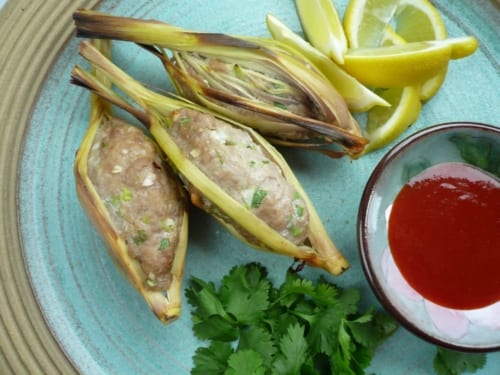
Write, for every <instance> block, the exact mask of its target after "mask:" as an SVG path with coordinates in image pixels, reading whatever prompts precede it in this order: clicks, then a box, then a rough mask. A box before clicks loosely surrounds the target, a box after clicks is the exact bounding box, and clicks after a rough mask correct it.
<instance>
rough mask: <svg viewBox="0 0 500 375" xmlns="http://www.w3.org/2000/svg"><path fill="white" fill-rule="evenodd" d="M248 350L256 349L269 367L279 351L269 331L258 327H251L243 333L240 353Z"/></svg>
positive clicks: (239, 347)
mask: <svg viewBox="0 0 500 375" xmlns="http://www.w3.org/2000/svg"><path fill="white" fill-rule="evenodd" d="M246 349H254V350H255V351H256V352H257V353H259V354H260V355H261V356H262V358H263V360H264V363H265V364H266V365H267V366H269V365H270V364H271V362H272V360H273V357H274V355H275V354H276V352H277V351H278V348H277V347H276V346H275V344H274V340H273V337H272V335H271V333H270V332H269V330H267V329H265V328H262V327H256V326H250V327H248V328H247V329H245V330H242V331H241V335H240V339H239V342H238V351H240V350H246Z"/></svg>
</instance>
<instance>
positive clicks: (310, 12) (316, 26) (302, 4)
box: [295, 0, 347, 64]
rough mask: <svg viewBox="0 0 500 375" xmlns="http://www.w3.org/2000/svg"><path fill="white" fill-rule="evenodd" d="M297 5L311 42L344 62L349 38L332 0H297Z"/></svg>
mask: <svg viewBox="0 0 500 375" xmlns="http://www.w3.org/2000/svg"><path fill="white" fill-rule="evenodd" d="M295 6H296V8H297V13H298V15H299V18H300V22H301V24H302V29H303V30H304V33H305V34H306V36H307V39H308V40H309V42H310V43H311V44H312V45H313V46H314V47H315V48H317V49H318V50H320V51H321V52H322V53H324V54H325V55H326V56H328V57H330V58H331V59H333V60H334V61H335V62H337V63H338V64H343V62H344V54H345V52H346V51H347V38H346V36H345V33H344V29H343V27H342V22H341V21H340V18H339V15H338V13H337V10H336V9H335V6H334V5H333V2H332V0H295Z"/></svg>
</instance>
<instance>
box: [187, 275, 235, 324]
mask: <svg viewBox="0 0 500 375" xmlns="http://www.w3.org/2000/svg"><path fill="white" fill-rule="evenodd" d="M190 286H191V287H190V288H188V289H186V291H185V294H186V297H187V299H188V302H189V303H190V304H191V305H192V306H196V310H195V314H196V316H198V317H200V318H201V319H205V318H208V317H210V316H212V315H220V316H223V317H224V318H225V319H227V320H231V317H229V316H228V315H227V313H226V311H225V310H224V306H223V305H222V303H221V301H220V299H219V297H218V295H217V292H216V290H215V286H214V284H213V283H206V282H204V281H202V280H200V279H197V278H194V277H193V278H192V279H191V283H190Z"/></svg>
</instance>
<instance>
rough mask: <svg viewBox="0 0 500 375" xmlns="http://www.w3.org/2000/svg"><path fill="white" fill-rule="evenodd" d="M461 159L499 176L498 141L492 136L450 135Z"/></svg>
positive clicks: (499, 152) (499, 156)
mask: <svg viewBox="0 0 500 375" xmlns="http://www.w3.org/2000/svg"><path fill="white" fill-rule="evenodd" d="M450 141H451V142H453V143H454V144H455V145H456V147H457V149H458V150H459V152H460V156H461V157H462V159H463V160H464V161H465V162H467V163H469V164H472V165H475V166H476V167H479V168H482V169H484V170H485V171H488V172H490V173H492V174H494V175H495V176H497V177H500V143H498V142H496V141H495V140H494V139H493V138H488V137H474V136H471V135H468V134H455V135H453V136H451V137H450Z"/></svg>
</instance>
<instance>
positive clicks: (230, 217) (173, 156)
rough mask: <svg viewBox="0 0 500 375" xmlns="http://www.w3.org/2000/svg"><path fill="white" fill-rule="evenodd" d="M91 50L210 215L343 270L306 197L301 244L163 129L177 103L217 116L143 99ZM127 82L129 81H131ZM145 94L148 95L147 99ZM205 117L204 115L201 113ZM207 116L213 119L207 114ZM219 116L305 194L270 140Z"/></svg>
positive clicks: (268, 246) (277, 247)
mask: <svg viewBox="0 0 500 375" xmlns="http://www.w3.org/2000/svg"><path fill="white" fill-rule="evenodd" d="M86 49H92V46H90V45H89V46H87V47H86ZM96 54H98V51H94V52H92V53H90V52H89V51H87V52H84V53H83V54H82V56H84V57H86V58H88V57H90V59H88V60H89V62H90V63H91V64H94V63H96V62H98V64H96V65H97V66H98V67H99V68H100V69H102V70H103V71H104V72H105V73H106V74H107V75H108V77H109V78H110V80H111V81H112V82H113V83H114V84H115V85H117V87H118V88H119V89H120V90H121V91H123V92H124V93H125V94H127V95H129V96H130V98H131V99H132V100H136V101H137V103H138V104H139V105H140V106H144V107H143V109H144V110H145V111H148V112H150V113H151V114H152V116H151V117H150V120H151V124H150V130H151V133H152V135H153V137H154V139H155V140H156V142H157V143H158V144H159V145H160V147H161V148H162V150H163V151H164V152H165V154H166V155H167V157H168V158H169V160H170V161H171V162H172V164H173V165H174V167H175V168H176V170H177V171H178V173H179V174H181V175H182V176H183V178H184V179H185V180H186V181H187V182H189V184H191V185H192V186H194V187H195V188H196V189H197V191H199V192H200V193H201V194H202V197H203V200H207V201H209V202H212V204H213V205H214V207H217V212H220V213H222V216H217V215H215V217H216V218H217V219H218V220H220V221H221V223H222V224H223V225H224V226H226V227H227V228H228V229H229V230H230V231H231V232H232V233H235V234H237V236H238V237H239V238H242V239H245V238H246V236H245V235H241V234H238V229H237V228H244V230H245V231H246V232H247V235H248V234H249V235H251V236H252V237H251V238H253V239H254V240H253V241H256V242H253V243H249V244H251V245H253V246H254V247H257V248H259V249H262V250H267V251H271V252H274V253H278V254H282V255H286V256H290V257H292V258H298V259H303V260H305V261H306V262H307V263H308V264H310V265H312V266H315V267H321V268H323V269H325V270H326V271H327V272H330V273H332V274H334V275H337V274H339V273H341V272H343V271H344V270H345V269H346V268H347V267H348V262H347V261H346V260H345V258H344V257H343V256H342V254H341V253H340V251H339V250H338V249H337V248H336V247H335V245H334V244H333V242H332V241H331V239H330V238H329V237H328V234H327V233H326V230H325V228H324V226H323V224H322V223H321V221H320V219H319V217H318V215H317V213H316V211H315V209H314V207H313V206H312V204H311V202H310V201H309V199H304V202H306V204H307V209H308V211H309V215H310V218H312V220H310V223H311V224H310V225H309V226H308V232H307V233H308V234H310V238H307V241H305V242H304V244H302V245H297V244H294V243H293V242H291V241H290V240H288V239H287V238H285V237H284V236H283V235H281V234H280V233H278V232H277V231H276V230H275V229H273V228H272V227H270V226H269V224H267V223H266V222H265V221H264V220H262V219H261V218H259V217H257V216H256V215H255V214H253V213H252V212H251V211H250V210H249V209H248V208H247V207H245V206H244V205H243V204H242V203H240V202H238V201H237V200H236V199H235V198H233V197H232V196H230V195H229V194H228V193H227V192H226V191H225V190H224V189H223V188H222V187H221V186H219V184H218V183H217V182H215V181H214V180H212V179H211V178H209V177H208V176H207V174H206V173H205V172H203V171H202V170H201V169H200V168H199V167H197V165H196V164H195V163H194V161H191V160H190V157H189V156H188V155H187V154H189V152H187V151H183V149H181V148H180V146H179V145H178V144H177V143H176V141H175V140H174V138H173V137H172V136H171V135H170V134H169V132H168V129H167V128H166V127H165V126H164V125H165V121H175V119H173V117H172V113H169V112H168V111H169V110H170V111H172V112H173V111H175V110H176V109H179V108H184V109H191V110H194V111H199V113H204V114H205V116H206V115H209V116H210V117H211V118H214V117H215V118H219V119H223V118H222V117H217V116H216V115H215V116H214V115H213V114H212V113H211V112H209V111H208V110H206V109H203V108H202V107H199V106H196V105H194V104H191V105H188V104H187V103H185V102H182V101H175V100H174V99H169V98H166V99H168V103H167V104H166V105H161V104H162V103H163V101H164V100H165V97H163V96H161V95H158V96H155V98H157V99H158V100H160V98H163V99H161V100H160V101H157V102H147V101H146V100H144V98H141V95H144V94H145V93H146V92H147V91H148V89H146V88H142V89H140V90H139V86H141V84H140V83H138V82H137V81H134V80H133V79H132V78H131V77H129V76H128V75H127V74H126V73H125V72H123V71H122V70H120V69H119V68H118V67H116V66H114V68H112V66H113V64H112V63H111V62H109V64H105V63H104V62H103V61H100V62H99V61H98V60H99V59H100V58H96ZM132 82H135V83H134V84H132ZM150 99H151V98H149V99H148V100H150ZM162 100H163V101H162ZM173 103H175V105H173ZM174 117H175V116H174ZM169 118H170V119H169ZM205 119H207V118H206V117H205ZM179 121H181V119H179ZM210 121H213V120H211V119H210ZM222 121H223V122H227V123H228V124H231V125H232V126H234V127H235V128H239V129H240V130H242V131H244V132H247V134H248V135H249V136H250V137H251V139H253V142H255V143H256V144H258V145H259V148H262V150H265V154H266V155H267V157H268V158H270V160H273V161H274V162H275V163H276V164H277V166H278V168H279V169H280V170H281V171H282V173H283V176H285V179H286V180H287V181H289V183H290V184H291V185H292V186H295V188H296V189H297V191H299V193H300V194H301V195H302V196H303V195H305V192H304V190H303V189H302V188H301V187H300V184H299V183H298V181H297V180H296V178H295V177H293V172H292V171H291V169H290V167H289V166H288V165H287V164H286V161H285V160H284V158H283V157H282V156H281V155H280V154H279V153H278V152H277V150H276V149H275V148H274V147H273V146H272V145H271V144H269V142H267V141H266V140H265V139H264V138H263V137H262V136H260V135H259V134H258V133H257V132H255V131H253V130H252V129H249V128H247V127H245V126H243V125H241V124H237V123H236V122H234V121H230V120H226V119H223V120H222ZM200 199H201V197H200ZM235 224H236V226H235ZM311 244H312V245H311Z"/></svg>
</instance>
